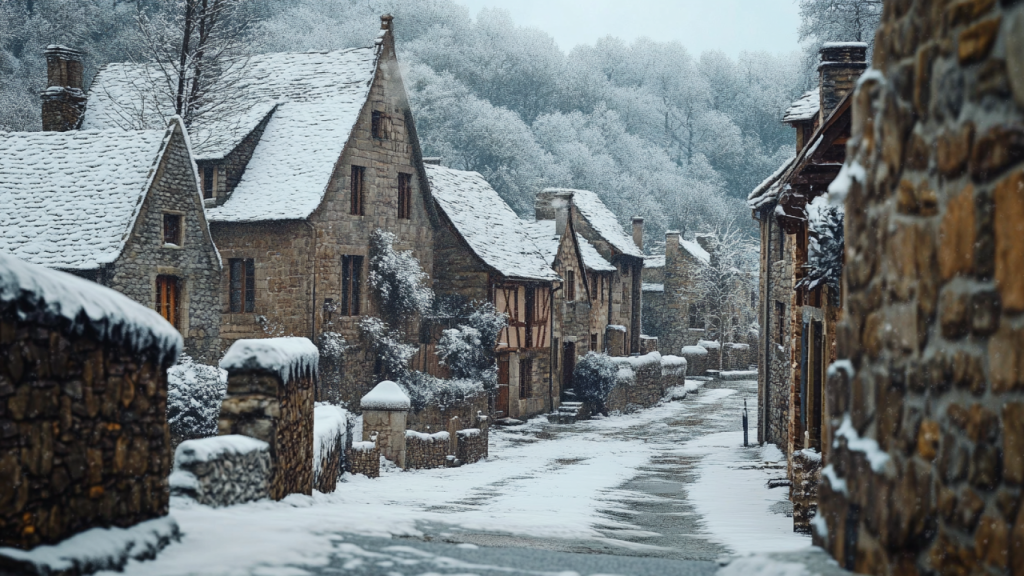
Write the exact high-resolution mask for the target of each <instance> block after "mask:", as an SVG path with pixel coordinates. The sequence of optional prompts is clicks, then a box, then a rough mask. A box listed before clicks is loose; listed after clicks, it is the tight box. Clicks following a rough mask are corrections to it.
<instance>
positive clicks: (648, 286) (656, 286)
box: [640, 282, 665, 292]
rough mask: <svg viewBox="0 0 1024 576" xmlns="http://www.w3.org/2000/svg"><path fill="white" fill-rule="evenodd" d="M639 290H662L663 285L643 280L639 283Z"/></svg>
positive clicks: (663, 289) (663, 288)
mask: <svg viewBox="0 0 1024 576" xmlns="http://www.w3.org/2000/svg"><path fill="white" fill-rule="evenodd" d="M640 290H642V291H643V292H664V291H665V285H664V284H655V283H653V282H644V283H643V284H641V285H640Z"/></svg>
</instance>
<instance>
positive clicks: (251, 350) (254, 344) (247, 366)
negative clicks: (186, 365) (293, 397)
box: [220, 337, 320, 383]
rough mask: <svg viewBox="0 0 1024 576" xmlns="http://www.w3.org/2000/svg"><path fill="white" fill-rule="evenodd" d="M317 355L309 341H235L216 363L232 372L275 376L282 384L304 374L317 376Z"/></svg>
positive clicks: (300, 339)
mask: <svg viewBox="0 0 1024 576" xmlns="http://www.w3.org/2000/svg"><path fill="white" fill-rule="evenodd" d="M319 363H320V351H319V350H318V349H317V347H316V346H315V345H314V344H313V343H312V342H310V341H309V338H296V337H285V338H260V339H242V340H235V343H234V344H232V345H231V348H228V352H227V354H225V355H224V358H222V359H221V361H220V367H221V368H223V369H225V370H227V371H228V372H231V371H232V370H265V371H267V372H275V373H277V375H278V376H280V378H281V382H282V383H288V381H289V380H291V379H292V378H302V377H303V376H304V375H305V374H306V372H307V371H312V373H313V374H316V373H317V368H318V366H319Z"/></svg>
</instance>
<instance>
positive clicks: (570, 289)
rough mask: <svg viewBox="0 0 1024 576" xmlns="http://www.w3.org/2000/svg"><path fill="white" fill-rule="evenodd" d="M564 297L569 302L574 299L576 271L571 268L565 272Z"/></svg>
mask: <svg viewBox="0 0 1024 576" xmlns="http://www.w3.org/2000/svg"><path fill="white" fill-rule="evenodd" d="M565 299H566V300H568V301H570V302H572V301H574V300H576V272H575V271H573V270H568V271H566V273H565Z"/></svg>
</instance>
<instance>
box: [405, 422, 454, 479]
mask: <svg viewBox="0 0 1024 576" xmlns="http://www.w3.org/2000/svg"><path fill="white" fill-rule="evenodd" d="M450 442H451V438H450V437H449V434H448V433H447V432H437V433H435V434H423V433H421V432H415V431H413V430H407V431H406V432H405V467H406V468H407V469H409V470H419V469H423V468H444V467H445V465H446V464H447V458H448V445H449V443H450Z"/></svg>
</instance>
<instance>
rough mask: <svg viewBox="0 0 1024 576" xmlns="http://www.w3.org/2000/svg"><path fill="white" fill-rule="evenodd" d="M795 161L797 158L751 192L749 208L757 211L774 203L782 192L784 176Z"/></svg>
mask: <svg viewBox="0 0 1024 576" xmlns="http://www.w3.org/2000/svg"><path fill="white" fill-rule="evenodd" d="M795 161H796V157H795V156H794V157H793V158H790V159H789V160H786V161H785V162H783V163H782V166H779V168H778V170H776V171H775V172H773V173H772V174H771V176H768V177H767V178H765V179H764V181H763V182H761V183H760V184H758V185H757V188H754V189H753V190H752V191H751V192H750V194H749V195H748V196H747V206H749V207H750V209H751V210H757V209H758V208H760V207H762V206H764V205H765V204H768V203H769V202H773V201H774V200H775V199H776V198H778V197H779V192H780V191H781V190H782V188H781V186H780V180H781V178H782V175H783V174H785V173H786V171H787V170H789V168H790V167H791V166H792V165H793V162H795Z"/></svg>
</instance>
